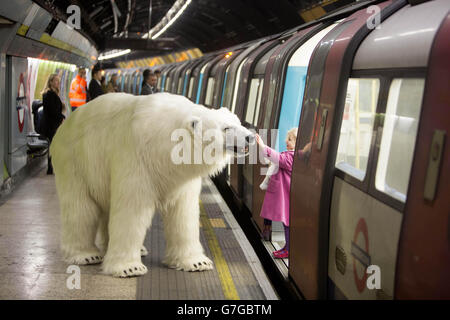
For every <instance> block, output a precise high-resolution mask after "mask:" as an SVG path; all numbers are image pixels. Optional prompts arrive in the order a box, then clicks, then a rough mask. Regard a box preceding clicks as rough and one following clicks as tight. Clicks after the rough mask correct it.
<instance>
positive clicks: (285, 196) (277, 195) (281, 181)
mask: <svg viewBox="0 0 450 320" xmlns="http://www.w3.org/2000/svg"><path fill="white" fill-rule="evenodd" d="M296 140H297V128H292V129H291V130H289V131H288V133H287V137H286V148H287V151H285V152H281V153H278V152H276V151H275V150H273V149H271V148H269V147H268V146H266V145H265V144H264V142H263V141H262V139H261V137H260V136H259V135H256V142H257V143H258V145H259V146H260V147H261V149H262V150H263V155H264V157H265V158H267V159H268V160H269V161H270V162H271V163H272V164H271V167H272V168H271V169H270V171H269V172H268V176H269V173H274V172H276V173H274V174H273V175H271V176H270V181H269V183H268V185H267V190H266V195H265V197H264V203H263V206H262V210H261V217H263V218H264V219H267V220H273V221H281V222H283V225H284V236H285V239H286V245H285V246H284V248H282V249H281V250H278V251H275V252H274V253H273V255H274V257H275V258H280V259H281V258H287V257H288V256H289V189H290V186H291V173H292V163H293V162H294V149H295V141H296ZM276 166H278V170H276V169H277V168H276ZM266 178H267V177H266ZM263 184H264V183H263ZM263 187H264V186H263Z"/></svg>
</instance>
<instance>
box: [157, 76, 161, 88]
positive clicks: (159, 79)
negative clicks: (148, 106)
mask: <svg viewBox="0 0 450 320" xmlns="http://www.w3.org/2000/svg"><path fill="white" fill-rule="evenodd" d="M161 78H162V77H158V84H157V86H158V88H161V81H162V79H161Z"/></svg>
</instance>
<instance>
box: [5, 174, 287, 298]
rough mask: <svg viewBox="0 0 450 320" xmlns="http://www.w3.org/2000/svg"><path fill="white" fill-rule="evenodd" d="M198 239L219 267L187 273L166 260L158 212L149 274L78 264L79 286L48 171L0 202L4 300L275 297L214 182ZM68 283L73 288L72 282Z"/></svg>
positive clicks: (208, 187) (206, 187)
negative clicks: (112, 272)
mask: <svg viewBox="0 0 450 320" xmlns="http://www.w3.org/2000/svg"><path fill="white" fill-rule="evenodd" d="M200 208H201V217H200V222H201V223H200V238H201V242H202V244H203V247H204V249H205V253H206V255H207V256H208V257H209V258H210V259H211V260H212V261H213V262H214V269H213V270H211V271H203V272H183V271H176V270H173V269H169V268H167V267H165V266H164V265H163V264H162V262H161V261H162V259H163V255H164V247H165V244H164V236H163V226H162V219H161V217H160V216H159V214H156V215H155V218H154V221H153V224H152V227H151V229H150V230H149V231H148V233H147V237H146V240H145V246H146V248H147V249H148V251H149V254H148V255H147V256H146V257H143V258H142V261H143V263H144V264H145V265H146V266H147V268H148V270H149V271H148V273H147V274H146V275H145V276H142V277H137V278H125V279H122V278H113V277H111V276H107V275H103V274H101V273H100V265H89V266H80V289H76V288H75V289H69V288H68V285H67V282H68V279H69V277H71V276H72V275H73V274H72V273H71V272H70V270H69V272H68V267H69V266H68V265H67V264H66V263H65V262H63V260H62V257H61V254H60V250H59V245H60V222H59V217H60V213H59V205H58V197H57V194H56V188H55V181H54V176H48V175H46V171H45V170H44V169H42V170H41V171H39V173H38V174H36V175H35V176H33V177H30V178H28V179H27V180H26V181H25V182H23V183H22V185H20V186H19V187H18V188H17V189H16V190H15V191H14V192H13V193H12V194H10V195H8V196H6V197H4V198H3V199H0V299H45V300H47V299H78V300H80V299H144V300H145V299H152V300H196V299H198V300H210V299H211V300H248V299H255V300H276V299H278V296H277V294H276V292H275V291H274V289H273V287H272V285H271V283H270V282H269V280H268V277H267V275H266V274H265V272H264V270H263V267H262V265H261V263H260V261H259V259H258V258H257V256H256V254H255V252H254V251H253V249H252V247H251V246H250V244H249V242H248V240H247V238H246V237H245V235H244V233H243V232H242V230H241V229H240V227H239V225H238V223H237V222H236V220H235V219H234V217H233V215H232V213H231V211H230V210H229V208H228V207H227V205H226V204H225V202H224V201H223V199H222V197H221V196H220V194H219V192H218V191H217V189H216V188H215V186H214V184H213V183H212V182H211V180H210V179H204V181H203V186H202V193H201V197H200ZM69 287H70V286H69Z"/></svg>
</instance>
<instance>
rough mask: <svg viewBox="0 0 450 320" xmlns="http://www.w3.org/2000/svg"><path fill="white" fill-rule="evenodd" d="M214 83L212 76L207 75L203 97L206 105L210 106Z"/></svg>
mask: <svg viewBox="0 0 450 320" xmlns="http://www.w3.org/2000/svg"><path fill="white" fill-rule="evenodd" d="M214 83H215V80H214V78H213V77H209V79H208V85H207V87H206V97H205V105H207V106H211V105H212V99H213V91H214Z"/></svg>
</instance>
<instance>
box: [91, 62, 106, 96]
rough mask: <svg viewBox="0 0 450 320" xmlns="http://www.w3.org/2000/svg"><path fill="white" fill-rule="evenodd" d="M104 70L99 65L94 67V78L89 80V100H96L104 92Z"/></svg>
mask: <svg viewBox="0 0 450 320" xmlns="http://www.w3.org/2000/svg"><path fill="white" fill-rule="evenodd" d="M101 79H102V72H101V70H100V68H99V67H98V66H95V67H94V68H93V69H92V80H91V82H89V101H90V100H94V99H95V98H97V97H98V96H101V95H102V94H104V92H103V89H102V83H101V82H100V80H101Z"/></svg>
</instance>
